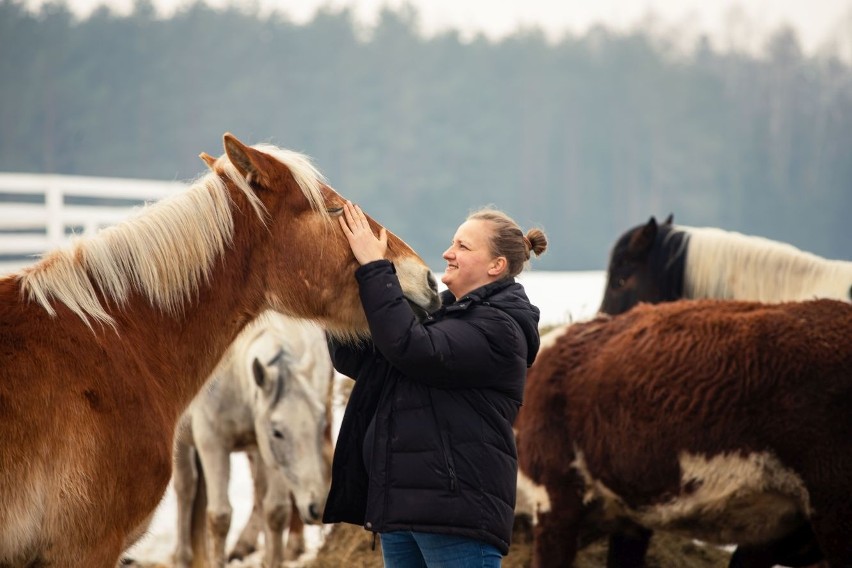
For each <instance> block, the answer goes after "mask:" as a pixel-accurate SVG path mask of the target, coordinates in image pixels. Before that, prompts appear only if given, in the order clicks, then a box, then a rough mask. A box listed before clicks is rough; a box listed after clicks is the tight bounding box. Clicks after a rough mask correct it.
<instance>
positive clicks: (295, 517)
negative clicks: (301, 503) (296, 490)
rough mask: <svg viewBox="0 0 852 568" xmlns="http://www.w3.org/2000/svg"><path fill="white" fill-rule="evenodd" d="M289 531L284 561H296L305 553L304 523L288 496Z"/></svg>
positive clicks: (291, 497) (292, 500)
mask: <svg viewBox="0 0 852 568" xmlns="http://www.w3.org/2000/svg"><path fill="white" fill-rule="evenodd" d="M290 511H291V513H290V530H289V531H287V548H286V549H285V550H284V559H285V560H296V559H297V558H299V557H300V556H301V555H302V554H304V553H305V523H304V521H302V516H301V515H300V514H299V509H298V508H297V507H296V501H295V497H293V494H292V493H291V494H290Z"/></svg>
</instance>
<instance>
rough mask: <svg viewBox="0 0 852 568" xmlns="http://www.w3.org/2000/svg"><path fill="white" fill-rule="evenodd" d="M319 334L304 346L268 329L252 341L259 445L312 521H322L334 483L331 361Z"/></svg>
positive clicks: (269, 464) (255, 416) (268, 464)
mask: <svg viewBox="0 0 852 568" xmlns="http://www.w3.org/2000/svg"><path fill="white" fill-rule="evenodd" d="M291 333H292V332H291ZM311 337H313V336H311ZM317 339H318V342H315V343H316V344H315V345H311V346H304V345H303V346H302V347H306V348H305V349H304V350H302V349H301V348H299V347H297V345H298V343H292V342H291V341H280V340H279V339H278V338H276V336H275V334H274V333H268V334H266V335H265V336H262V337H261V338H259V340H258V341H257V342H256V343H255V344H254V345H253V346H252V351H253V353H252V357H251V361H250V364H251V371H252V376H253V378H254V383H255V385H256V386H257V392H256V396H255V397H254V401H253V405H254V429H255V435H256V436H257V446H258V450H259V451H260V454H261V457H262V458H263V462H264V463H265V464H266V465H267V466H271V468H272V471H274V472H276V473H277V474H278V475H280V476H282V477H283V478H284V479H286V481H287V485H288V486H289V487H290V490H291V493H292V494H293V496H294V498H295V502H296V506H297V507H298V508H299V514H300V516H301V517H302V519H303V520H304V521H305V522H308V523H317V522H319V521H320V518H321V517H322V511H323V508H324V506H325V497H326V494H327V493H328V487H329V479H328V465H327V463H326V459H325V458H326V456H325V433H326V430H327V424H326V419H327V416H328V412H327V408H326V404H327V400H326V393H327V390H328V388H327V387H328V386H329V385H328V383H330V381H331V380H332V373H331V360H330V359H329V357H328V353H327V350H326V347H325V342H324V341H323V336H322V333H318V334H317ZM292 351H298V352H292ZM322 383H325V384H324V385H323V384H322ZM318 387H320V388H318Z"/></svg>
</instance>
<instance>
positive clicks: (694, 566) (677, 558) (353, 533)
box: [310, 524, 730, 568]
mask: <svg viewBox="0 0 852 568" xmlns="http://www.w3.org/2000/svg"><path fill="white" fill-rule="evenodd" d="M519 532H520V533H521V534H519ZM372 542H373V538H372V533H369V532H367V531H365V530H364V529H362V528H361V527H356V526H354V525H344V524H341V525H336V526H335V527H334V528H333V529H332V531H331V533H330V534H329V536H328V538H326V541H325V544H324V545H323V546H322V548H321V549H320V550H319V553H318V554H317V557H316V558H315V559H314V560H313V562H311V563H310V566H312V567H315V568H340V567H341V566H346V567H349V568H381V566H382V553H381V543H380V539H376V549H375V550H371V545H372ZM531 544H532V538H531V535H530V534H529V533H528V532H524V531H517V530H516V532H515V535H514V536H513V542H512V547H511V548H510V550H509V555H508V556H506V557H505V558H504V559H503V568H528V567H529V566H530V559H531V554H532V548H531ZM729 559H730V554H728V553H727V552H725V551H724V550H720V549H718V548H715V547H710V546H703V545H700V544H697V543H695V542H693V541H691V540H687V539H683V538H679V537H675V536H672V535H667V534H655V535H654V538H653V539H652V541H651V548H650V550H649V553H648V559H647V563H646V565H647V567H648V568H726V567H727V566H728V560H729ZM604 566H606V541H605V540H600V541H598V542H595V543H593V544H591V545H590V546H588V547H586V548H585V549H583V550H582V551H581V552H580V554H579V555H578V557H577V561H576V562H575V568H602V567H604Z"/></svg>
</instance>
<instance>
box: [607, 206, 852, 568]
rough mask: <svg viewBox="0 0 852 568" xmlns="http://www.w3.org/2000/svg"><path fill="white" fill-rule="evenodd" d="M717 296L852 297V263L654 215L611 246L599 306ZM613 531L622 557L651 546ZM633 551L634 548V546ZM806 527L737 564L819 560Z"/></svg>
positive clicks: (621, 308) (617, 308)
mask: <svg viewBox="0 0 852 568" xmlns="http://www.w3.org/2000/svg"><path fill="white" fill-rule="evenodd" d="M681 298H691V299H696V298H718V299H734V300H755V301H764V302H778V301H789V300H806V299H813V298H834V299H837V300H843V301H847V302H849V301H852V262H848V261H842V260H829V259H825V258H822V257H819V256H816V255H814V254H811V253H807V252H803V251H801V250H799V249H797V248H795V247H793V246H791V245H789V244H786V243H780V242H777V241H772V240H769V239H765V238H763V237H755V236H749V235H743V234H740V233H736V232H732V231H724V230H722V229H717V228H713V227H703V228H696V227H684V226H677V225H673V223H672V216H671V215H669V217H668V218H667V219H666V220H665V221H664V222H663V223H662V224H658V223H657V222H656V219H655V218H654V217H651V218H650V219H649V220H648V222H647V223H646V224H644V225H638V226H636V227H632V228H631V229H629V230H627V231H626V232H625V233H624V234H622V235H621V236H620V237H619V238H618V239H617V241H616V243H615V244H614V245H613V248H612V251H611V254H610V260H609V266H608V269H607V284H606V288H605V290H604V296H603V300H602V302H601V308H600V311H602V312H604V313H608V314H619V313H623V312H625V311H627V310H628V309H630V308H632V307H633V306H635V305H636V304H637V303H639V302H650V303H657V302H666V301H672V300H678V299H681ZM631 532H632V536H631V535H614V536H613V538H612V542H611V545H610V546H611V548H613V547H614V548H620V549H621V552H618V551H616V552H614V553H613V554H614V555H615V556H616V557H619V556H624V555H625V554H628V555H629V554H632V555H634V556H635V555H637V554H641V551H642V550H644V549H645V548H647V546H648V539H649V538H650V533H649V532H648V531H645V530H642V529H639V528H638V527H637V530H635V531H631ZM631 548H632V549H633V550H632V551H631ZM819 556H820V554H819V550H818V549H817V547H816V546H815V544H814V539H813V534H812V532H811V531H810V529H809V528H808V527H807V526H803V527H801V528H800V529H799V530H797V531H795V532H794V533H793V534H791V535H789V536H788V537H785V538H784V539H782V540H781V541H778V542H775V543H765V544H764V545H762V546H761V547H739V548H738V549H737V551H736V552H735V553H734V556H733V558H732V559H731V566H732V567H743V568H745V567H751V566H763V565H773V564H784V565H789V566H807V565H810V564H812V563H813V562H815V561H816V560H817V559H818V558H819Z"/></svg>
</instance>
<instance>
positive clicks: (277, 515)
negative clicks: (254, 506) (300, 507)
mask: <svg viewBox="0 0 852 568" xmlns="http://www.w3.org/2000/svg"><path fill="white" fill-rule="evenodd" d="M261 467H264V468H265V469H266V476H267V480H268V482H269V484H268V485H267V487H266V494H265V495H264V496H263V521H264V533H263V536H264V540H265V544H266V547H265V552H264V566H265V567H266V568H278V567H279V566H281V565H282V563H283V561H284V546H283V536H284V529H285V528H287V526H288V525H289V524H290V517H291V515H292V514H293V511H292V510H291V507H290V484H289V483H288V482H287V479H286V478H285V477H284V475H283V474H282V473H281V472H280V471H277V470H275V469H274V468H271V467H268V466H266V465H265V464H262V465H261Z"/></svg>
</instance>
